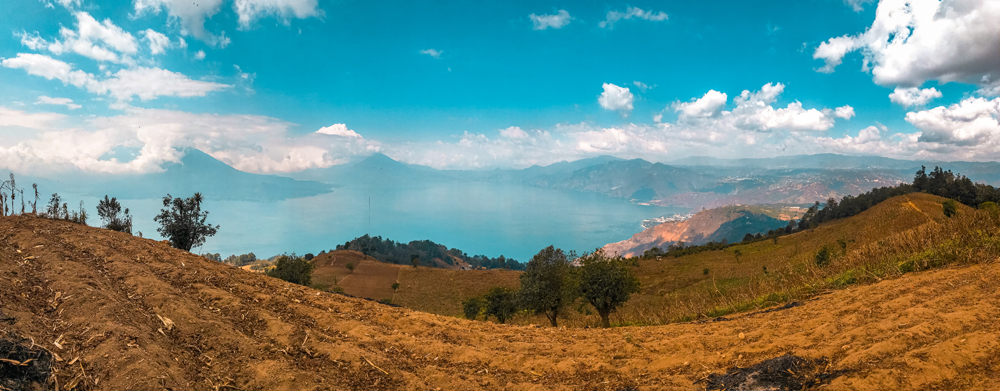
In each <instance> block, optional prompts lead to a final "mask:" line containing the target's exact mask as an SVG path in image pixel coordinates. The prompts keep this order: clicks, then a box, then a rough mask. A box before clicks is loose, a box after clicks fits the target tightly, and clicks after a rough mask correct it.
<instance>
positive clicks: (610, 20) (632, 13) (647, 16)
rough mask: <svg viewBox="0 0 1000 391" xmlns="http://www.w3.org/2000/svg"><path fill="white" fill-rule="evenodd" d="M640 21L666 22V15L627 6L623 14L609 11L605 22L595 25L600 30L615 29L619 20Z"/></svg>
mask: <svg viewBox="0 0 1000 391" xmlns="http://www.w3.org/2000/svg"><path fill="white" fill-rule="evenodd" d="M633 18H634V19H641V20H648V21H651V22H661V21H664V20H667V14H666V13H665V12H663V11H660V12H656V13H654V12H653V11H643V10H642V9H640V8H636V7H632V6H628V7H627V8H626V9H625V12H621V11H609V12H608V15H607V17H606V18H605V20H603V21H601V22H600V23H598V24H597V25H598V26H599V27H601V28H607V29H609V30H610V29H613V28H615V23H618V22H619V21H621V20H629V19H633Z"/></svg>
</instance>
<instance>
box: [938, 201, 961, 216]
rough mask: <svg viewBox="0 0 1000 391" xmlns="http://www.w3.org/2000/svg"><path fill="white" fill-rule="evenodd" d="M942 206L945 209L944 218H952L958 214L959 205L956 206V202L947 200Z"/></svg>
mask: <svg viewBox="0 0 1000 391" xmlns="http://www.w3.org/2000/svg"><path fill="white" fill-rule="evenodd" d="M941 205H942V206H943V207H944V217H951V216H954V215H955V213H958V205H956V202H955V200H947V201H945V202H943V203H941Z"/></svg>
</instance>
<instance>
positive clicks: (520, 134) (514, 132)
mask: <svg viewBox="0 0 1000 391" xmlns="http://www.w3.org/2000/svg"><path fill="white" fill-rule="evenodd" d="M500 137H503V138H507V139H527V138H528V137H529V136H528V133H527V132H525V131H524V130H521V128H519V127H517V126H511V127H509V128H507V129H500Z"/></svg>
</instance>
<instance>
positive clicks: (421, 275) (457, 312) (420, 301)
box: [312, 250, 520, 316]
mask: <svg viewBox="0 0 1000 391" xmlns="http://www.w3.org/2000/svg"><path fill="white" fill-rule="evenodd" d="M312 262H313V264H314V265H316V270H315V271H313V286H314V287H316V288H320V289H328V290H329V289H331V288H333V287H338V286H339V287H341V288H343V289H344V293H346V294H348V295H351V296H358V297H363V298H369V299H372V300H384V299H389V300H391V302H392V303H393V304H398V305H401V306H404V307H406V308H410V309H414V310H418V311H424V312H430V313H433V314H440V315H448V316H461V314H462V306H461V304H462V300H465V299H468V298H469V297H473V296H481V295H483V294H485V293H486V291H488V290H489V289H490V288H492V287H495V286H506V287H512V288H516V287H518V286H519V284H520V283H519V282H518V276H519V275H520V273H518V272H515V271H509V270H453V269H445V268H437V267H425V266H420V267H413V266H404V265H396V264H391V263H382V262H379V261H377V260H375V259H374V258H372V257H366V256H365V255H364V254H361V253H359V252H357V251H348V250H337V251H332V252H329V253H325V254H320V255H318V256H316V257H315V258H313V260H312ZM348 263H353V264H354V265H355V269H354V272H351V271H350V270H348V269H347V264H348ZM394 282H398V283H399V289H398V290H397V291H395V292H393V290H392V284H393V283H394Z"/></svg>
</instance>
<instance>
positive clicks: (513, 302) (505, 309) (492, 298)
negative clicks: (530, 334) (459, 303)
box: [484, 287, 517, 323]
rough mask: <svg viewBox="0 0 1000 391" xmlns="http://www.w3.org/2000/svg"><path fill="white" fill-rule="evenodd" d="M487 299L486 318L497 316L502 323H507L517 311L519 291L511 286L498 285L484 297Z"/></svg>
mask: <svg viewBox="0 0 1000 391" xmlns="http://www.w3.org/2000/svg"><path fill="white" fill-rule="evenodd" d="M484 300H485V301H486V318H489V317H490V315H493V316H495V317H497V321H498V322H500V323H506V322H507V320H508V319H510V317H511V316H514V313H516V312H517V292H514V290H512V289H510V288H504V287H496V288H493V289H490V291H489V292H487V293H486V297H485V298H484Z"/></svg>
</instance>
